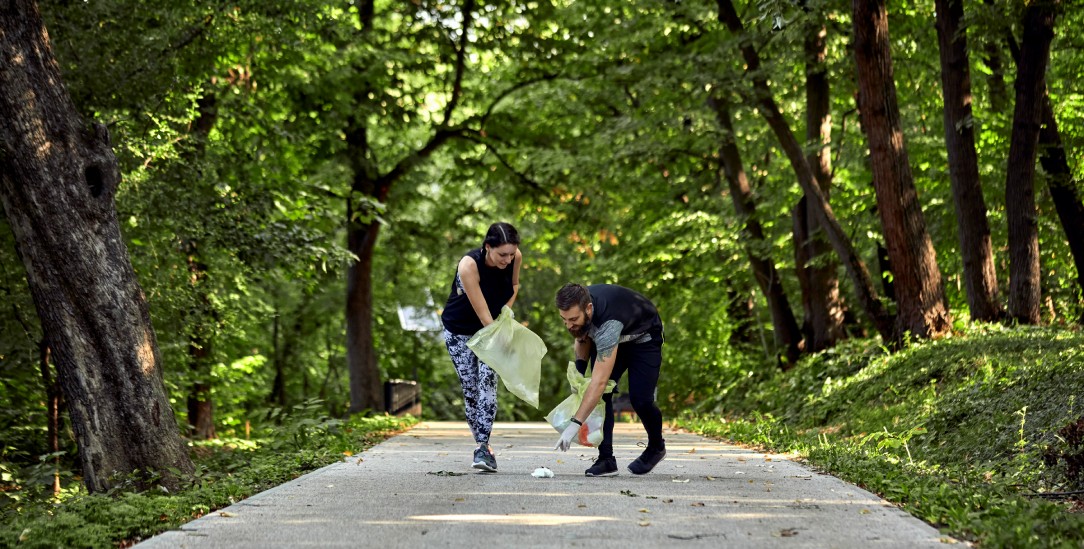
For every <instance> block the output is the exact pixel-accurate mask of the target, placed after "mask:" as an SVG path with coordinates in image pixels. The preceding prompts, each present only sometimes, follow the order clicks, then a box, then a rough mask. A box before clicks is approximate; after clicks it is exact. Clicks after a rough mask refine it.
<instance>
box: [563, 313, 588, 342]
mask: <svg viewBox="0 0 1084 549" xmlns="http://www.w3.org/2000/svg"><path fill="white" fill-rule="evenodd" d="M590 331H591V317H587V320H584V322H583V326H576V327H573V328H569V329H568V333H570V334H572V337H574V338H576V339H583V338H585V337H587V334H588V333H590Z"/></svg>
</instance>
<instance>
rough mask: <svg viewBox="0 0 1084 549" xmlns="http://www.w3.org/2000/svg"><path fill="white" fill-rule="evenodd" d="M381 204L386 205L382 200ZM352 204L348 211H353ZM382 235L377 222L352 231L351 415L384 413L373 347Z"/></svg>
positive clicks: (348, 338)
mask: <svg viewBox="0 0 1084 549" xmlns="http://www.w3.org/2000/svg"><path fill="white" fill-rule="evenodd" d="M381 202H383V201H382V200H381ZM353 209H354V208H353V206H352V205H351V206H350V207H349V208H348V210H353ZM379 234H380V224H379V222H377V221H375V220H374V221H371V222H369V223H365V224H362V225H361V226H356V224H351V228H350V240H349V248H350V251H351V252H353V253H354V255H356V256H357V257H358V260H357V261H356V262H355V263H354V264H352V265H351V266H350V269H349V271H348V272H347V281H346V356H347V365H348V368H349V370H348V371H349V372H350V410H349V411H350V413H357V412H362V411H364V410H371V411H373V412H383V411H384V390H383V387H382V386H381V384H380V366H379V365H378V364H377V362H376V349H375V348H374V346H373V282H372V278H373V249H374V248H375V247H376V239H377V236H379Z"/></svg>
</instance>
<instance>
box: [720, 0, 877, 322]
mask: <svg viewBox="0 0 1084 549" xmlns="http://www.w3.org/2000/svg"><path fill="white" fill-rule="evenodd" d="M716 3H717V5H718V7H719V21H720V22H721V23H723V24H725V25H726V27H727V28H728V29H730V31H731V32H733V33H734V34H737V35H739V36H743V37H744V34H745V28H744V26H743V25H742V22H741V19H740V18H739V17H738V12H737V11H735V9H734V4H733V2H732V1H731V0H716ZM740 48H741V52H742V57H743V58H744V59H745V63H746V69H745V70H746V73H747V74H748V75H750V76H751V77H752V80H753V90H754V92H755V93H756V101H757V106H758V107H759V110H760V113H761V115H762V116H764V118H765V120H766V121H767V122H768V126H769V127H770V128H771V129H772V131H773V132H774V133H775V135H776V138H777V139H779V143H780V145H781V146H782V147H783V151H784V152H785V153H786V155H787V160H789V161H790V164H791V167H792V168H793V169H794V173H795V175H796V176H797V178H798V184H799V185H800V186H801V188H802V191H804V192H805V194H806V197H807V198H808V199H809V201H810V204H811V205H812V207H813V211H814V212H816V215H817V220H818V223H820V225H821V227H823V228H824V229H825V231H826V234H827V236H828V241H829V242H830V243H831V244H832V248H833V249H834V250H835V251H836V254H837V255H838V256H839V260H840V262H842V263H843V266H844V267H845V268H846V270H847V274H848V275H849V276H850V278H851V282H852V283H853V284H854V287H855V293H856V294H857V295H858V300H859V303H861V305H862V308H863V310H865V312H866V314H867V315H868V316H869V318H870V321H871V322H872V323H873V325H874V327H876V329H877V332H878V333H879V334H880V335H881V337H882V339H884V340H885V341H886V342H894V341H896V335H897V334H896V330H895V319H894V318H893V316H892V314H891V313H889V312H888V311H887V310H885V307H884V305H883V304H882V303H881V300H880V298H879V297H878V296H877V290H876V289H875V288H874V287H873V279H871V278H870V276H869V271H868V270H867V269H866V265H865V263H863V262H862V258H861V257H859V255H858V252H857V251H856V250H855V249H854V244H853V243H852V242H851V241H850V239H849V238H848V237H847V235H846V234H845V233H844V232H843V228H842V227H841V226H840V224H839V220H837V219H836V216H835V214H834V213H833V212H832V207H831V206H830V205H829V204H828V198H827V197H826V196H825V195H824V193H823V192H822V191H821V189H820V187H819V186H818V185H817V182H816V179H815V178H814V177H813V170H812V168H810V166H809V162H808V161H807V160H806V158H805V153H804V152H803V151H802V145H801V143H799V142H798V139H797V138H796V137H794V132H792V131H791V129H790V125H789V123H788V122H787V120H786V118H785V117H784V116H783V112H782V111H781V110H780V109H779V106H778V105H777V104H776V102H775V99H773V98H772V94H771V89H770V88H769V86H768V78H767V76H765V75H764V73H763V71H761V68H760V54H759V53H757V50H756V49H755V48H754V47H753V44H751V43H750V42H748V41H747V40H745V41H743V42H742V44H741V46H740Z"/></svg>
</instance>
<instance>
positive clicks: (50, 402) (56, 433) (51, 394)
mask: <svg viewBox="0 0 1084 549" xmlns="http://www.w3.org/2000/svg"><path fill="white" fill-rule="evenodd" d="M38 354H39V356H38V367H39V368H40V369H41V381H42V384H43V385H45V418H46V422H47V427H46V431H45V432H46V436H47V437H48V443H49V452H50V453H52V454H55V456H54V457H53V496H59V495H60V384H59V383H58V382H57V381H56V380H55V379H53V374H52V366H51V362H52V350H51V349H49V344H48V343H46V342H45V340H44V339H42V340H41V342H40V343H39V344H38Z"/></svg>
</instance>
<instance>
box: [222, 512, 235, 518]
mask: <svg viewBox="0 0 1084 549" xmlns="http://www.w3.org/2000/svg"><path fill="white" fill-rule="evenodd" d="M218 516H220V517H226V518H230V517H236V516H237V515H235V514H233V513H230V512H228V511H222V512H221V513H219V514H218Z"/></svg>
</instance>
